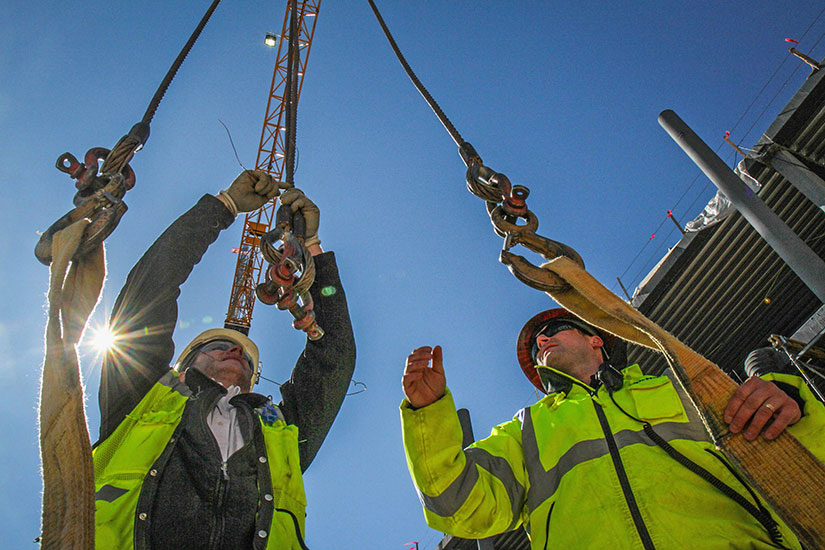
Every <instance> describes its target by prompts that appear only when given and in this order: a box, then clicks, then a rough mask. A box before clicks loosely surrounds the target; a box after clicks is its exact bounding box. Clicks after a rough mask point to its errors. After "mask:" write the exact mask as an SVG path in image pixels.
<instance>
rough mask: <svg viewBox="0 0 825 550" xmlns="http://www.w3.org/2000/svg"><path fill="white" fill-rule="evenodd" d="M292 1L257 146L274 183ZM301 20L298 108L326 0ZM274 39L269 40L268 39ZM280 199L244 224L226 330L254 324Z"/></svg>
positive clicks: (308, 7)
mask: <svg viewBox="0 0 825 550" xmlns="http://www.w3.org/2000/svg"><path fill="white" fill-rule="evenodd" d="M291 4H292V2H290V1H288V2H287V7H286V14H285V15H284V22H283V26H282V28H281V34H280V35H279V36H277V37H275V38H277V41H278V54H277V58H276V62H275V71H274V73H273V75H272V86H271V87H270V91H269V99H268V101H267V105H266V117H265V118H264V125H263V129H262V130H261V141H260V144H259V146H258V157H257V160H256V161H255V169H256V170H264V171H265V172H268V173H269V174H271V175H272V177H273V178H275V179H277V180H280V179H282V177H283V171H284V158H285V156H286V134H287V132H286V108H287V105H286V102H285V101H284V96H285V95H286V80H287V70H288V67H289V65H288V53H289V19H290V6H291ZM296 4H297V8H296V13H297V17H298V24H297V27H298V55H299V56H298V75H297V78H298V82H297V90H298V93H297V95H296V97H295V102H296V103H297V102H298V100H299V99H300V97H301V87H302V85H303V82H304V73H305V72H306V65H307V59H308V58H309V50H310V46H311V45H312V36H313V34H314V33H315V23H316V21H317V19H318V18H317V15H318V9H319V7H320V5H321V0H304V1H298V2H296ZM268 38H269V37H268ZM275 205H276V200H272V201H270V202H268V203H266V204H265V205H264V206H263V207H261V208H260V209H259V210H256V211H255V212H249V213H248V214H246V216H245V219H244V226H243V233H242V234H241V244H240V246H239V247H238V249H237V252H238V261H237V263H236V265H235V275H234V277H233V278H232V293H231V294H230V296H229V308H228V310H227V312H226V321H225V322H224V326H225V327H226V328H231V329H235V330H238V331H240V332H243V333H244V334H248V333H249V327H250V325H251V324H252V309H253V308H254V307H255V298H256V297H255V287H256V286H257V285H258V283H259V282H260V279H261V274H262V270H263V263H264V259H263V257H262V256H261V254H260V253H259V246H260V242H261V237H262V236H263V235H264V234H265V233H266V232H267V231H269V229H270V227H271V226H272V220H273V218H274V215H275Z"/></svg>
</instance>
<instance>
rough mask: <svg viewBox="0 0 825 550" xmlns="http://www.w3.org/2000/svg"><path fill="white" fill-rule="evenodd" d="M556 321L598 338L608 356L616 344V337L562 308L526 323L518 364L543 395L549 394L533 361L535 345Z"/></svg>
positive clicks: (520, 341) (517, 351)
mask: <svg viewBox="0 0 825 550" xmlns="http://www.w3.org/2000/svg"><path fill="white" fill-rule="evenodd" d="M554 319H558V320H559V321H562V320H563V321H564V322H565V323H569V324H571V325H574V326H575V327H577V328H578V329H579V330H581V331H582V332H584V333H587V334H592V335H594V336H598V337H599V338H601V339H602V341H603V342H604V346H603V348H604V350H605V351H606V352H607V353H608V355H609V354H610V351H611V350H612V348H613V345H614V343H615V342H616V337H615V336H613V335H612V334H608V333H605V332H603V331H601V330H598V329H596V328H594V327H592V326H590V325H589V324H588V323H585V322H584V321H582V320H581V319H580V318H578V317H576V316H575V315H573V314H572V313H570V312H569V311H567V310H566V309H564V308H561V307H559V308H555V309H548V310H547V311H542V312H541V313H538V314H536V315H534V316H533V317H532V318H531V319H530V320H529V321H527V323H525V325H524V327H522V329H521V332H520V333H519V335H518V342H517V343H516V354H517V355H518V362H519V365H521V370H522V371H524V375H525V376H526V377H527V379H528V380H530V382H532V383H533V385H534V386H535V387H537V388H538V389H539V390H540V391H541V392H542V393H547V391H546V390H545V389H544V385H543V384H542V383H541V378H540V377H539V372H538V370H537V369H536V360H535V359H533V343H534V342H535V339H536V333H538V331H539V330H540V329H542V328H544V327H545V325H547V323H548V322H550V321H552V320H554Z"/></svg>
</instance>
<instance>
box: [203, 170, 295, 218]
mask: <svg viewBox="0 0 825 550" xmlns="http://www.w3.org/2000/svg"><path fill="white" fill-rule="evenodd" d="M286 188H287V185H286V183H284V182H281V181H276V180H274V179H273V178H272V176H270V175H269V174H267V173H266V172H263V171H261V170H254V171H253V170H244V171H243V172H241V173H240V175H238V177H237V178H235V181H233V182H232V185H230V186H229V189H225V190H223V191H221V192H220V193H218V198H219V199H220V200H221V201H223V203H224V204H225V205H226V207H227V208H228V209H229V211H230V212H232V214H233V215H235V216H237V215H238V213H240V212H252V211H253V210H257V209H258V208H260V207H262V206H263V205H264V204H266V203H267V202H268V201H270V200H272V199H273V198H275V197H277V196H278V195H279V194H280V192H281V189H286Z"/></svg>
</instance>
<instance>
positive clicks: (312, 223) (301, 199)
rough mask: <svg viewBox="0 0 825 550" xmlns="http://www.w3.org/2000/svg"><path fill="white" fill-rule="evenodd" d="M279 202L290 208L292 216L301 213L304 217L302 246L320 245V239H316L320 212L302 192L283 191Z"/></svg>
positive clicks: (293, 190)
mask: <svg viewBox="0 0 825 550" xmlns="http://www.w3.org/2000/svg"><path fill="white" fill-rule="evenodd" d="M280 200H281V204H285V205H287V206H289V207H290V209H291V210H292V212H293V214H294V213H295V212H301V214H303V215H304V222H305V223H306V232H305V234H304V246H311V245H313V244H321V239H319V238H318V224H319V223H320V221H321V211H320V210H318V207H317V206H315V203H314V202H312V201H311V200H309V197H307V196H306V195H304V192H303V191H301V190H300V189H298V188H297V187H293V188H292V189H287V190H286V191H284V193H283V195H281V199H280Z"/></svg>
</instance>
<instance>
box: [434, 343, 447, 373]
mask: <svg viewBox="0 0 825 550" xmlns="http://www.w3.org/2000/svg"><path fill="white" fill-rule="evenodd" d="M433 371H435V372H437V373H438V374H441V375H443V374H444V363H443V362H442V359H441V346H435V347H434V348H433Z"/></svg>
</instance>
